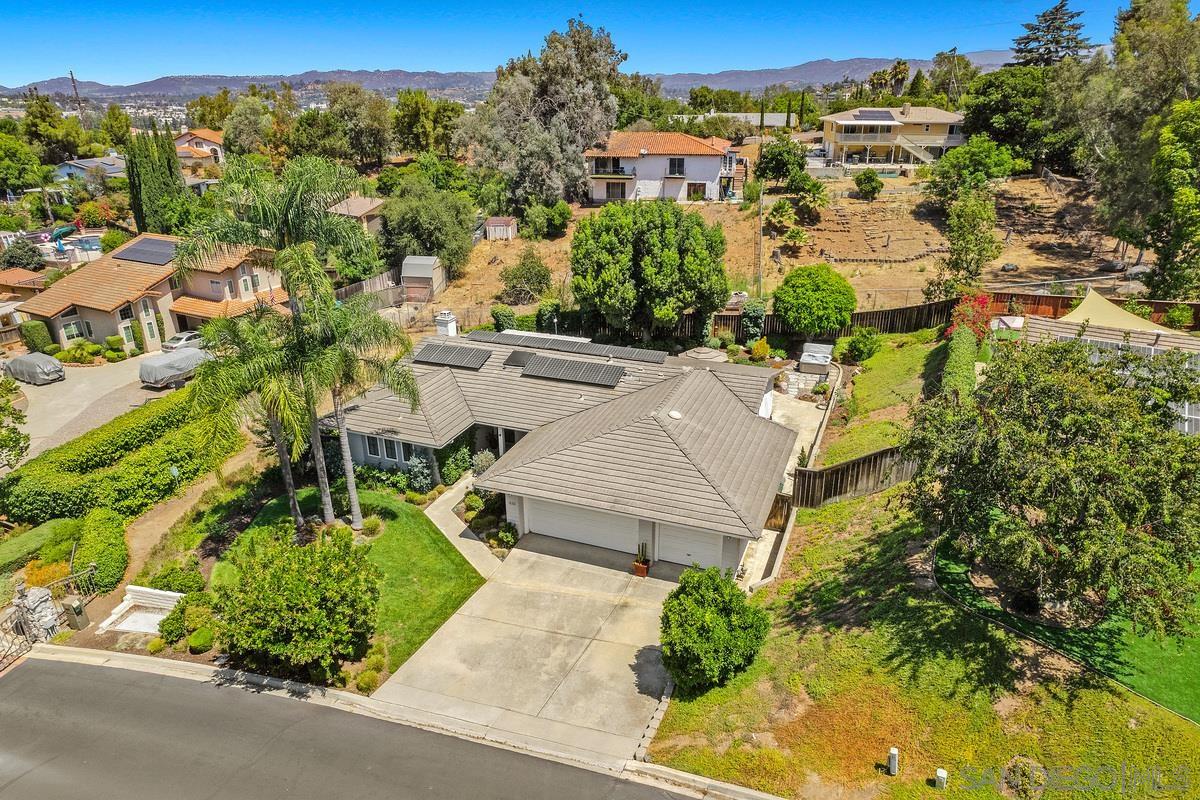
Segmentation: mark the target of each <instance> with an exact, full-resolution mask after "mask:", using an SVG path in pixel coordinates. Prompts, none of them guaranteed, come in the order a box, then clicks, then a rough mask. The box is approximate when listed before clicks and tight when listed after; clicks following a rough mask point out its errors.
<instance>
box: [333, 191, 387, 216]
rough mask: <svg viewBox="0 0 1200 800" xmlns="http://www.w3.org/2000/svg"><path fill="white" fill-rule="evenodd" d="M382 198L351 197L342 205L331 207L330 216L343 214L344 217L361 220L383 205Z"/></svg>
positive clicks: (335, 204)
mask: <svg viewBox="0 0 1200 800" xmlns="http://www.w3.org/2000/svg"><path fill="white" fill-rule="evenodd" d="M383 202H384V201H383V198H381V197H360V196H359V195H351V196H350V197H347V198H346V199H345V200H342V201H341V202H340V203H334V204H333V205H332V206H330V207H329V213H330V214H341V215H342V216H343V217H354V218H355V219H359V218H361V217H364V216H366V215H367V214H370V213H372V212H374V211H376V210H378V208H379V207H380V206H382V205H383Z"/></svg>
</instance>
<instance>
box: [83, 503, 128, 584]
mask: <svg viewBox="0 0 1200 800" xmlns="http://www.w3.org/2000/svg"><path fill="white" fill-rule="evenodd" d="M92 563H95V565H96V576H95V581H96V590H97V591H99V592H100V593H102V594H103V593H105V592H111V591H112V590H113V589H115V588H117V586H119V585H120V583H121V579H122V578H124V577H125V568H126V567H128V566H129V546H128V545H127V544H126V543H125V519H124V517H122V516H121V515H120V514H118V513H117V512H116V511H113V510H112V509H108V508H96V509H93V510H91V511H89V512H88V513H87V516H85V517H84V518H83V535H82V536H80V537H79V548H78V549H77V550H76V551H75V565H76V567H77V569H79V570H82V569H85V568H86V567H87V566H88V565H89V564H92Z"/></svg>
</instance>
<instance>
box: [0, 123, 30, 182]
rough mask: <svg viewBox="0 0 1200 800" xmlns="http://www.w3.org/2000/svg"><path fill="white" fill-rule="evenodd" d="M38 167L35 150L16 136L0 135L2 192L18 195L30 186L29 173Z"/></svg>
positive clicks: (0, 180)
mask: <svg viewBox="0 0 1200 800" xmlns="http://www.w3.org/2000/svg"><path fill="white" fill-rule="evenodd" d="M37 166H38V157H37V153H35V152H34V151H33V148H31V147H30V146H29V145H27V144H25V142H23V141H21V140H20V139H19V138H17V137H16V136H11V135H9V134H7V133H0V191H7V192H12V193H13V194H17V193H18V192H19V191H20V190H21V189H24V188H25V187H26V186H28V185H29V183H28V175H29V172H30V170H32V169H34V168H35V167H37Z"/></svg>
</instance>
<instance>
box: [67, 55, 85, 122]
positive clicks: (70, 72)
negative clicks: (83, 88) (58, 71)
mask: <svg viewBox="0 0 1200 800" xmlns="http://www.w3.org/2000/svg"><path fill="white" fill-rule="evenodd" d="M67 74H68V75H70V76H71V89H72V91H74V92H75V110H76V111H78V112H79V124H80V125H83V123H84V119H83V101H82V100H80V99H79V84H78V83H76V82H75V70H73V69H69V70H67ZM84 127H85V128H86V127H87V126H86V125H84Z"/></svg>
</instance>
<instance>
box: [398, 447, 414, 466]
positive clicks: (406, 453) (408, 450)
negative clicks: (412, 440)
mask: <svg viewBox="0 0 1200 800" xmlns="http://www.w3.org/2000/svg"><path fill="white" fill-rule="evenodd" d="M400 455H401V456H403V457H404V463H406V464H407V463H408V462H409V461H412V460H413V446H412V445H411V444H409V443H408V442H401V443H400Z"/></svg>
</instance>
